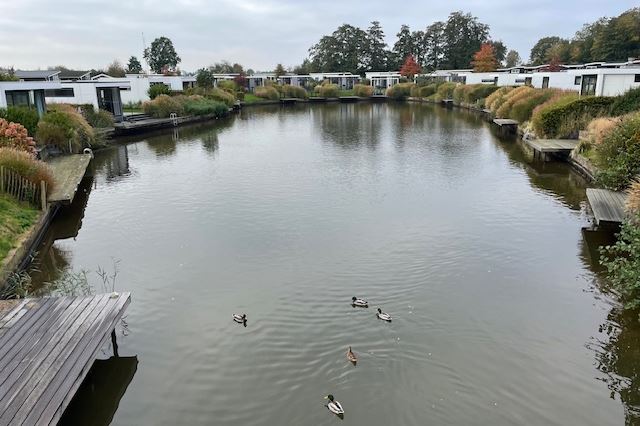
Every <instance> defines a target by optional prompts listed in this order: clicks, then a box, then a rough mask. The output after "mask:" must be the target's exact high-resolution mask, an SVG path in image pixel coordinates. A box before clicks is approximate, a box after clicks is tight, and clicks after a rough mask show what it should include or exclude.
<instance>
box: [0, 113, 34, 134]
mask: <svg viewBox="0 0 640 426" xmlns="http://www.w3.org/2000/svg"><path fill="white" fill-rule="evenodd" d="M0 118H4V119H5V120H7V121H10V122H12V123H20V124H22V125H23V126H24V128H25V129H27V132H28V133H29V135H31V136H34V135H35V134H36V130H37V129H38V121H40V116H39V115H38V111H36V110H35V109H33V108H26V107H14V106H11V107H9V108H7V109H0Z"/></svg>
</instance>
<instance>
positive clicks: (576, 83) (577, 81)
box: [573, 75, 582, 86]
mask: <svg viewBox="0 0 640 426" xmlns="http://www.w3.org/2000/svg"><path fill="white" fill-rule="evenodd" d="M581 83H582V76H579V75H577V76H576V78H575V79H574V80H573V84H575V85H576V86H580V84H581Z"/></svg>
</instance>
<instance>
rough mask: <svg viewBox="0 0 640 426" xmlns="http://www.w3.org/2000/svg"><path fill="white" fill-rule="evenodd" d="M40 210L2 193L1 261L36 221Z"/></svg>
mask: <svg viewBox="0 0 640 426" xmlns="http://www.w3.org/2000/svg"><path fill="white" fill-rule="evenodd" d="M38 214H39V211H38V210H36V209H35V208H33V207H32V206H30V205H29V204H27V203H21V202H18V201H16V200H15V199H13V198H12V197H9V196H7V195H4V194H2V195H0V263H2V262H3V261H4V260H5V258H6V257H7V254H8V253H9V252H10V251H11V250H12V249H14V248H15V247H16V246H17V242H18V241H19V240H20V237H21V236H22V235H23V234H24V233H25V232H26V231H27V230H28V229H29V228H30V227H31V226H33V224H34V223H35V222H36V220H37V218H38Z"/></svg>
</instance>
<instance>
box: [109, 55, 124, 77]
mask: <svg viewBox="0 0 640 426" xmlns="http://www.w3.org/2000/svg"><path fill="white" fill-rule="evenodd" d="M126 72H127V71H126V70H125V69H124V67H123V66H122V64H121V63H120V61H118V60H117V59H114V60H113V62H111V63H110V64H109V66H108V67H107V70H106V71H105V74H107V75H110V76H111V77H124V75H125V74H126Z"/></svg>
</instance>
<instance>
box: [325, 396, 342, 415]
mask: <svg viewBox="0 0 640 426" xmlns="http://www.w3.org/2000/svg"><path fill="white" fill-rule="evenodd" d="M324 399H328V400H329V403H328V404H327V405H326V407H327V408H328V409H329V411H331V412H332V413H333V414H336V415H338V416H340V415H343V414H344V409H343V408H342V404H340V403H339V402H338V401H336V400H334V399H333V395H331V394H329V395H327V396H325V397H324Z"/></svg>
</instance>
